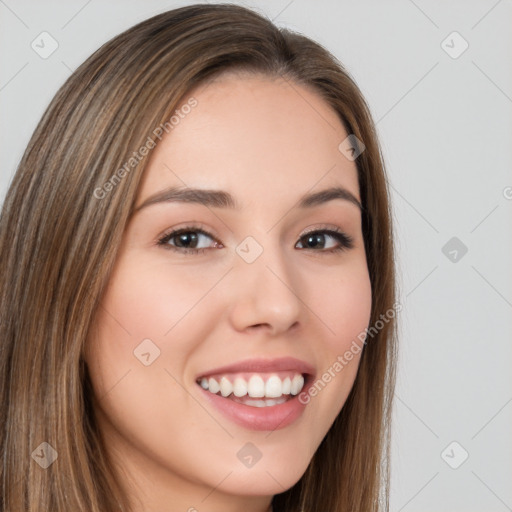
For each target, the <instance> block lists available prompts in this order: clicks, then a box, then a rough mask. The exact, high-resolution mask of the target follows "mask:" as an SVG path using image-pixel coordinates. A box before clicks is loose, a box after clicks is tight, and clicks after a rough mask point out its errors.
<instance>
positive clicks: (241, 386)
mask: <svg viewBox="0 0 512 512" xmlns="http://www.w3.org/2000/svg"><path fill="white" fill-rule="evenodd" d="M222 378H223V379H224V378H225V377H222ZM233 394H234V395H235V396H245V395H247V382H245V380H244V379H242V378H240V377H237V378H236V379H235V383H234V384H233Z"/></svg>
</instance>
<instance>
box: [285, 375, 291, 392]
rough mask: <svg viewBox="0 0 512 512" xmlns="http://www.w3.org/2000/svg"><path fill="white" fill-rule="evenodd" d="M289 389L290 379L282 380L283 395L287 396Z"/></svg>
mask: <svg viewBox="0 0 512 512" xmlns="http://www.w3.org/2000/svg"><path fill="white" fill-rule="evenodd" d="M291 389H292V381H291V380H290V377H286V379H284V380H283V395H289V394H290V391H291Z"/></svg>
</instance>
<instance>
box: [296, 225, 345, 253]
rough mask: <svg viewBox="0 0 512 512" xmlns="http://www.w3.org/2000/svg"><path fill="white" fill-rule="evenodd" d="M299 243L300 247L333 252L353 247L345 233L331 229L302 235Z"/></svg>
mask: <svg viewBox="0 0 512 512" xmlns="http://www.w3.org/2000/svg"><path fill="white" fill-rule="evenodd" d="M299 243H300V244H302V246H301V247H299V248H300V249H313V250H315V249H319V250H321V251H325V252H334V251H340V250H345V249H351V248H352V247H353V240H352V238H351V237H349V236H348V235H345V233H342V232H340V231H333V230H320V231H312V232H310V233H307V234H305V235H303V236H302V237H301V238H300V240H299Z"/></svg>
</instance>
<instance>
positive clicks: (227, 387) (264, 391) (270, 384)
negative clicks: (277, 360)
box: [198, 373, 304, 407]
mask: <svg viewBox="0 0 512 512" xmlns="http://www.w3.org/2000/svg"><path fill="white" fill-rule="evenodd" d="M198 383H199V384H200V386H201V387H202V388H203V389H206V390H208V391H210V392H211V393H213V394H218V393H219V391H220V394H221V395H222V396H223V397H228V396H230V395H233V396H231V398H233V397H237V398H241V397H245V396H246V395H248V396H249V397H250V398H268V399H273V398H279V397H283V396H284V395H290V394H291V395H298V394H299V393H300V391H301V390H302V388H303V387H304V377H303V376H302V375H301V374H299V373H296V374H295V375H294V376H293V378H292V379H291V378H290V377H285V378H284V379H281V378H279V377H278V376H277V375H271V376H270V377H268V378H267V380H266V381H264V380H263V377H262V376H261V375H252V376H251V377H250V379H249V382H247V381H246V380H245V379H244V378H243V377H236V378H235V379H234V381H233V382H232V381H231V380H230V379H229V378H228V377H227V376H226V375H223V376H222V377H221V378H220V381H218V380H217V379H216V378H213V377H210V378H206V377H203V378H202V379H201V380H200V381H198ZM285 398H286V397H285ZM247 401H248V402H250V400H247ZM253 402H258V403H259V404H265V403H266V402H269V400H256V401H253ZM270 402H271V400H270ZM244 403H246V402H245V401H244ZM272 405H274V404H272ZM263 406H264V405H262V407H263ZM256 407H258V406H256Z"/></svg>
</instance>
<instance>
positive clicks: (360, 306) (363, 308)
mask: <svg viewBox="0 0 512 512" xmlns="http://www.w3.org/2000/svg"><path fill="white" fill-rule="evenodd" d="M322 289H323V293H321V294H320V293H319V294H317V303H318V311H319V314H318V316H319V317H320V319H321V321H322V322H323V324H324V325H325V327H326V331H327V333H329V334H330V335H329V334H328V335H327V337H326V338H325V340H326V344H327V347H326V349H327V350H328V351H331V352H333V353H334V352H336V353H339V351H340V350H344V349H345V347H348V346H349V345H350V343H351V342H352V340H353V339H357V337H358V336H359V335H360V334H361V332H363V331H364V329H365V328H366V327H367V326H368V323H369V321H370V315H371V307H372V290H371V283H370V277H369V275H368V271H367V270H366V267H363V266H361V267H360V268H354V269H351V270H350V272H344V273H343V274H342V275H340V276H339V277H338V278H334V279H333V278H332V276H331V278H330V279H329V280H328V283H326V285H325V286H323V287H322Z"/></svg>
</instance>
